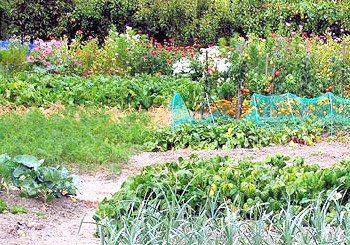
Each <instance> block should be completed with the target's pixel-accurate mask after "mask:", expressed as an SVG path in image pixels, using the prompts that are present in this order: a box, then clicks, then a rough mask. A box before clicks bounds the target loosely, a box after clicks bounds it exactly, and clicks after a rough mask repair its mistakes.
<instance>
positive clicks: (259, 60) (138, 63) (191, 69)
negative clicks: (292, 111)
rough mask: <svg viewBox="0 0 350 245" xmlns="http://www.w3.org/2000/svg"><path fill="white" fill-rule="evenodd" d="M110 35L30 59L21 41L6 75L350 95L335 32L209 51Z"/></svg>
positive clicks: (57, 43)
mask: <svg viewBox="0 0 350 245" xmlns="http://www.w3.org/2000/svg"><path fill="white" fill-rule="evenodd" d="M109 34H110V35H109V36H108V37H107V38H106V40H105V43H104V44H103V45H102V46H99V45H98V43H97V40H96V39H94V38H91V39H89V40H87V41H82V39H81V34H80V33H77V36H76V38H75V39H73V40H67V39H64V40H56V39H52V40H50V41H49V42H44V41H42V40H38V41H36V42H35V45H36V46H35V48H34V49H32V51H31V54H30V56H28V57H27V58H26V50H25V49H26V47H25V48H22V49H23V50H22V51H21V48H20V47H19V46H18V45H15V43H14V45H13V46H10V47H8V49H2V50H1V49H0V74H5V75H2V76H4V77H5V78H6V77H11V76H14V74H15V73H16V72H18V71H21V70H27V71H30V72H32V70H35V71H40V72H43V73H53V74H57V75H61V76H62V75H64V76H67V75H68V76H69V75H75V76H76V75H77V76H81V77H83V78H85V77H90V76H93V75H104V76H119V77H124V76H130V75H131V76H134V75H137V74H151V75H153V74H156V73H158V74H162V75H171V76H173V75H176V76H179V77H187V78H190V79H192V80H195V81H200V82H202V83H203V84H204V83H205V82H206V83H207V84H208V86H209V87H211V89H212V90H211V91H210V92H211V93H212V94H213V95H214V97H217V98H219V99H223V98H224V99H231V98H232V97H237V96H243V97H249V95H251V94H252V93H260V94H281V93H286V92H290V93H294V94H297V95H298V96H301V97H315V96H318V95H320V94H322V93H323V92H330V91H333V92H335V93H336V94H337V95H340V96H341V97H347V96H350V80H349V79H350V76H349V74H350V59H349V57H350V56H349V55H347V54H348V52H349V50H350V47H349V37H344V39H343V40H340V39H333V37H332V36H331V35H330V33H328V35H326V36H316V35H315V36H310V35H307V34H305V33H302V32H300V31H298V32H292V33H290V36H281V35H279V34H275V33H271V36H269V37H267V38H266V39H261V38H258V37H257V36H254V35H249V37H248V38H249V39H248V40H247V39H244V38H243V37H240V36H238V35H237V34H235V35H233V36H232V37H231V38H230V39H229V40H228V39H220V40H219V41H218V42H219V43H218V45H210V46H209V47H208V48H201V44H200V43H199V42H200V40H197V41H196V43H195V45H193V46H186V47H184V46H174V43H173V42H170V41H169V42H166V43H164V44H160V43H159V42H156V41H154V40H153V39H151V38H148V37H147V36H146V35H142V34H138V33H136V32H135V31H134V30H132V29H129V30H128V31H127V33H125V34H120V33H117V32H113V31H111V32H110V33H109ZM19 54H20V55H19ZM0 77H1V75H0ZM154 82H155V83H156V82H157V81H154ZM153 86H158V85H153ZM191 101H192V99H191Z"/></svg>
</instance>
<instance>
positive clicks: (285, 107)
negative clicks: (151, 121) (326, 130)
mask: <svg viewBox="0 0 350 245" xmlns="http://www.w3.org/2000/svg"><path fill="white" fill-rule="evenodd" d="M171 103H172V104H171V115H172V125H171V126H172V128H175V127H176V126H177V125H179V124H181V123H189V124H197V123H212V121H214V120H215V121H218V120H220V118H219V117H220V115H221V114H222V113H224V116H225V119H226V118H227V116H229V115H228V114H225V112H224V111H221V114H218V113H217V114H215V111H214V112H213V114H211V113H210V115H209V116H210V118H209V119H211V118H214V120H208V118H203V119H201V120H196V119H194V117H193V116H191V114H190V113H189V111H188V109H187V107H186V104H185V102H184V101H183V100H182V97H181V95H179V94H175V95H174V97H173V98H172V101H171ZM243 118H244V119H245V120H249V121H254V122H256V123H257V124H258V125H266V124H267V125H269V124H272V125H277V124H280V123H281V122H288V123H294V124H295V125H297V124H298V123H299V122H301V121H307V120H310V119H311V120H312V121H322V122H324V123H327V124H329V125H330V128H331V130H332V128H333V126H334V125H335V124H337V125H350V100H347V99H342V98H339V97H337V96H336V95H334V94H333V93H331V92H328V93H325V94H323V95H321V96H319V97H316V98H302V97H298V96H296V95H294V94H291V93H286V94H281V95H272V96H266V95H261V94H253V95H252V98H251V102H250V106H249V108H248V111H247V113H246V115H245V116H244V117H243ZM232 120H233V119H232ZM224 121H225V120H224ZM331 133H332V132H331Z"/></svg>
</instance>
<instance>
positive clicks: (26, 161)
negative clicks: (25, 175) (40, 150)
mask: <svg viewBox="0 0 350 245" xmlns="http://www.w3.org/2000/svg"><path fill="white" fill-rule="evenodd" d="M13 160H14V161H15V162H18V163H21V164H23V165H24V166H27V167H28V168H38V167H39V166H40V165H41V164H42V163H43V162H44V160H43V159H41V160H38V159H36V158H35V157H33V156H31V155H18V156H15V157H14V158H13Z"/></svg>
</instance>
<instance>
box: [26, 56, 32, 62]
mask: <svg viewBox="0 0 350 245" xmlns="http://www.w3.org/2000/svg"><path fill="white" fill-rule="evenodd" d="M27 62H29V63H32V62H33V56H31V55H29V56H27Z"/></svg>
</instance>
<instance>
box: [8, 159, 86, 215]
mask: <svg viewBox="0 0 350 245" xmlns="http://www.w3.org/2000/svg"><path fill="white" fill-rule="evenodd" d="M13 161H14V162H16V163H18V164H19V166H18V167H16V168H15V169H14V171H13V172H12V182H13V184H14V185H15V186H16V187H18V188H19V189H20V190H21V194H22V195H25V196H30V197H33V196H41V197H42V198H43V201H44V202H45V203H46V202H47V201H50V200H52V199H53V198H54V197H62V196H64V195H76V193H77V191H78V190H79V189H80V182H81V180H80V178H79V177H78V176H76V175H74V174H69V173H68V170H67V169H66V168H65V167H63V166H57V167H42V166H41V165H42V163H43V162H44V160H38V159H36V158H35V157H33V156H30V155H18V156H15V157H14V158H13ZM18 211H20V210H18Z"/></svg>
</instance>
